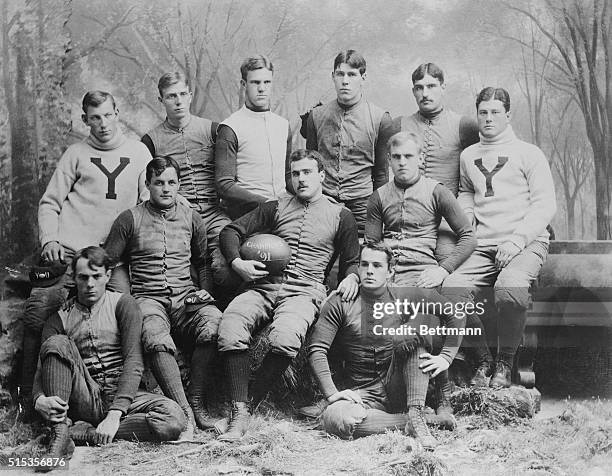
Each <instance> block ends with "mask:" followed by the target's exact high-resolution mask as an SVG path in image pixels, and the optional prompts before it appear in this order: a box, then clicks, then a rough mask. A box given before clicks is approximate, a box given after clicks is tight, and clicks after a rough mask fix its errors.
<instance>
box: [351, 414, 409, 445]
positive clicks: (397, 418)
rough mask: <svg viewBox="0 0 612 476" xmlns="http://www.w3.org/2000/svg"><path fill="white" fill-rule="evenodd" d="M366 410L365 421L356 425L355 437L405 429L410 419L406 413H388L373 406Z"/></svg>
mask: <svg viewBox="0 0 612 476" xmlns="http://www.w3.org/2000/svg"><path fill="white" fill-rule="evenodd" d="M366 412H367V415H366V417H365V418H364V419H363V421H362V422H361V423H357V424H356V425H355V431H354V433H353V436H354V437H355V438H359V437H362V436H369V435H377V434H379V433H384V432H385V431H387V430H403V429H404V427H405V426H406V422H407V421H408V415H407V414H405V413H387V412H383V411H382V410H376V409H373V408H368V409H367V410H366Z"/></svg>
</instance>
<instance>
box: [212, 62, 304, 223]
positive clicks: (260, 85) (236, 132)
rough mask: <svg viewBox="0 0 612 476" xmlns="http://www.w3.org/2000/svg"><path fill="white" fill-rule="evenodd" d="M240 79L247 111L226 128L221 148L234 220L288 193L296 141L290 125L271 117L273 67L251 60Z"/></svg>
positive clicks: (220, 178)
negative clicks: (289, 160) (287, 176)
mask: <svg viewBox="0 0 612 476" xmlns="http://www.w3.org/2000/svg"><path fill="white" fill-rule="evenodd" d="M240 74H241V76H242V79H241V80H240V85H241V86H242V87H243V88H244V94H245V103H244V106H242V107H241V108H240V109H239V110H238V111H236V112H235V113H233V114H232V115H231V116H230V117H228V118H227V119H225V120H224V121H223V122H221V124H220V125H219V130H218V135H217V143H216V145H215V164H216V173H215V175H216V183H217V191H218V192H219V196H220V197H221V198H222V199H223V203H224V204H225V207H226V209H227V212H228V215H229V216H230V217H231V218H232V219H236V218H238V217H240V216H242V215H244V214H245V213H247V212H249V211H251V210H253V209H254V208H256V207H257V205H258V204H260V203H263V202H265V201H266V200H276V199H278V198H279V197H280V196H281V195H282V194H283V193H284V190H285V180H286V175H287V174H288V170H289V169H288V167H287V168H285V166H286V165H285V162H286V159H287V158H288V157H289V155H290V154H291V140H292V136H291V130H290V128H289V121H287V120H286V119H284V118H282V117H280V116H278V115H276V114H274V113H273V112H272V111H270V98H271V95H272V80H273V74H274V66H273V65H272V62H271V61H270V60H269V59H268V58H267V57H265V56H261V55H259V56H253V57H250V58H247V59H245V60H244V62H243V63H242V65H241V66H240Z"/></svg>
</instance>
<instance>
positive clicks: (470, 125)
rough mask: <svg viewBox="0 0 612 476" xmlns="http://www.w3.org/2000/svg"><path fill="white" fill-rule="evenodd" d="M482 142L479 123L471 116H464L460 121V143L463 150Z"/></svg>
mask: <svg viewBox="0 0 612 476" xmlns="http://www.w3.org/2000/svg"><path fill="white" fill-rule="evenodd" d="M479 141H480V135H479V134H478V122H477V121H476V118H474V117H471V116H462V117H461V119H460V120H459V142H460V143H461V148H463V149H466V148H467V147H469V146H471V145H472V144H476V143H477V142H479Z"/></svg>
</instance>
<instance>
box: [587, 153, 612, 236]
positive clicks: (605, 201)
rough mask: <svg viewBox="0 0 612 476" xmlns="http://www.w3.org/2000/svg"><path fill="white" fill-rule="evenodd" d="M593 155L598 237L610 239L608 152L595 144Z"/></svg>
mask: <svg viewBox="0 0 612 476" xmlns="http://www.w3.org/2000/svg"><path fill="white" fill-rule="evenodd" d="M592 145H593V157H594V158H595V210H596V212H597V239H598V240H609V239H611V238H612V234H611V233H610V198H611V197H610V191H611V188H612V187H611V184H610V180H611V179H612V178H611V177H609V176H608V167H607V158H608V157H607V154H606V153H605V151H604V150H597V149H596V148H595V144H593V143H592Z"/></svg>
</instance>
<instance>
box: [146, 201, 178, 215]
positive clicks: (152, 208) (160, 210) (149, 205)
mask: <svg viewBox="0 0 612 476" xmlns="http://www.w3.org/2000/svg"><path fill="white" fill-rule="evenodd" d="M177 205H178V204H177V203H175V204H174V206H172V207H170V208H157V207H156V206H155V205H153V204H152V203H151V200H147V201H146V202H145V207H147V210H149V211H150V212H152V213H156V214H158V215H167V214H168V213H172V212H174V211H176V207H177Z"/></svg>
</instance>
